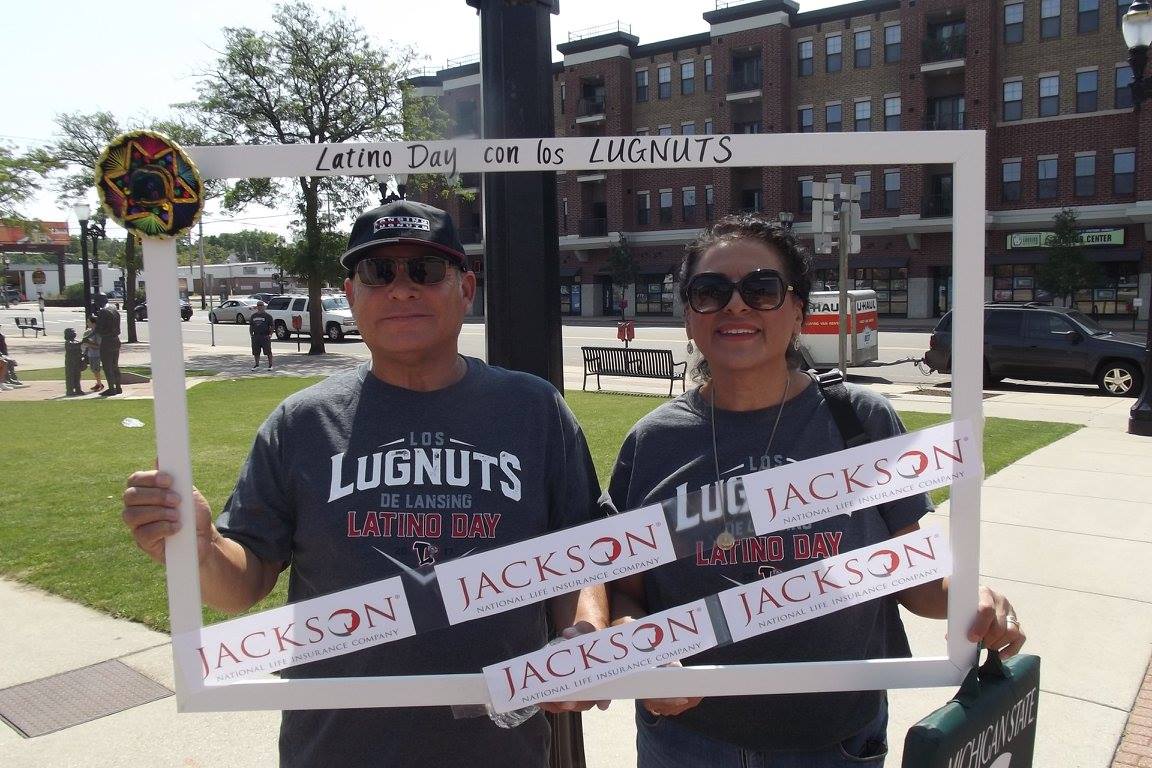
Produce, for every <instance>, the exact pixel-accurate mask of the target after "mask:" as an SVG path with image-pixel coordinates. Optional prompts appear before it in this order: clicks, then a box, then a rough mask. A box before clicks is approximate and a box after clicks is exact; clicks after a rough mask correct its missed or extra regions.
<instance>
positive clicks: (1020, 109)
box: [1001, 80, 1024, 122]
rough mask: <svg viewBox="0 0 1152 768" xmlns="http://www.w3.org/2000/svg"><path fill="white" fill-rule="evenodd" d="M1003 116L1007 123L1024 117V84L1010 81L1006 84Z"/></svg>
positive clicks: (1019, 81) (1018, 81)
mask: <svg viewBox="0 0 1152 768" xmlns="http://www.w3.org/2000/svg"><path fill="white" fill-rule="evenodd" d="M1001 114H1002V116H1003V118H1004V120H1005V122H1007V121H1010V120H1019V119H1020V118H1022V117H1024V83H1023V81H1021V80H1010V81H1008V82H1007V83H1004V107H1003V109H1002V110H1001Z"/></svg>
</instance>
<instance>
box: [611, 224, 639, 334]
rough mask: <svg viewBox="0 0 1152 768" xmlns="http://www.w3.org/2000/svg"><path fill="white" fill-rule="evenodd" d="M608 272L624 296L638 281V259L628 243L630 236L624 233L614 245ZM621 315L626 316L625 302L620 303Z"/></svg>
mask: <svg viewBox="0 0 1152 768" xmlns="http://www.w3.org/2000/svg"><path fill="white" fill-rule="evenodd" d="M606 266H607V269H608V274H609V275H610V276H611V278H612V284H613V285H614V286H616V287H617V288H619V289H620V296H621V297H623V296H624V292H625V291H626V290H627V289H628V286H630V285H632V284H633V283H635V282H636V259H635V258H634V257H633V256H632V249H631V247H629V245H628V238H627V237H625V236H624V235H623V234H621V235H620V239H619V240H617V241H616V244H615V245H613V246H612V252H611V253H609V254H608V263H607V265H606ZM620 317H621V319H623V317H624V304H623V302H621V304H620Z"/></svg>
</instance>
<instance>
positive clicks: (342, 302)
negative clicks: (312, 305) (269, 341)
mask: <svg viewBox="0 0 1152 768" xmlns="http://www.w3.org/2000/svg"><path fill="white" fill-rule="evenodd" d="M320 305H321V307H322V308H323V310H324V335H325V336H327V337H328V338H329V339H331V340H332V341H340V340H341V339H343V338H344V336H345V335H347V334H349V333H355V334H357V335H359V333H360V329H359V328H357V327H356V320H355V319H353V317H352V308H351V307H349V306H348V299H346V298H345V297H344V296H323V297H321V299H320ZM267 312H268V314H269V315H271V316H272V328H273V330H274V331H275V332H276V338H278V339H280V340H285V339H289V338H291V337H292V334H294V333H301V334H307V333H311V324H310V323H309V320H308V315H309V303H308V297H307V296H294V295H288V296H274V297H272V298H271V299H269V300H268V307H267ZM297 317H298V318H300V327H299V328H297V327H296V325H295V324H294V323H293V319H294V318H297Z"/></svg>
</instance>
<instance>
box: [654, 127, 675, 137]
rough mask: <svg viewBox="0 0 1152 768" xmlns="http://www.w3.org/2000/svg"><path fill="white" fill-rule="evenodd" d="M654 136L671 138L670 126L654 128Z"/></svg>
mask: <svg viewBox="0 0 1152 768" xmlns="http://www.w3.org/2000/svg"><path fill="white" fill-rule="evenodd" d="M656 135H657V136H671V135H672V126H670V125H660V126H657V127H656Z"/></svg>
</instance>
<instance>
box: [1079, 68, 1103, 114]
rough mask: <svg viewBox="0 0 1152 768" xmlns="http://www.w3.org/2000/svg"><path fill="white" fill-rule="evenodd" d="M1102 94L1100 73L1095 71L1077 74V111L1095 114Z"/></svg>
mask: <svg viewBox="0 0 1152 768" xmlns="http://www.w3.org/2000/svg"><path fill="white" fill-rule="evenodd" d="M1099 93H1100V73H1099V71H1097V70H1095V69H1093V70H1088V71H1085V72H1077V73H1076V111H1077V112H1095V111H1096V104H1097V101H1098V99H1097V96H1098V95H1099Z"/></svg>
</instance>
